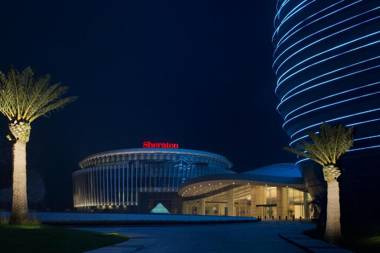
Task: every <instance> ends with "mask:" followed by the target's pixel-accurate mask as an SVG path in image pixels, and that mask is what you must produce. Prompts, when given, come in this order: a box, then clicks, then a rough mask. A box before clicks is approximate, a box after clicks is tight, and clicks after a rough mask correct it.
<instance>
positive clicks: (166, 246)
mask: <svg viewBox="0 0 380 253" xmlns="http://www.w3.org/2000/svg"><path fill="white" fill-rule="evenodd" d="M313 226H314V225H313V224H310V223H307V222H275V221H270V222H254V223H230V224H209V225H165V226H125V227H122V226H118V227H88V228H81V229H84V230H91V231H97V232H102V233H119V234H123V235H126V236H128V237H129V238H130V239H129V240H128V241H126V242H123V243H120V244H116V245H112V246H109V247H105V248H101V249H97V250H92V251H88V253H122V252H123V253H131V252H137V253H153V252H154V253H178V252H181V253H194V252H196V253H200V252H207V253H226V252H233V253H236V252H255V253H259V252H281V253H287V252H291V253H297V252H305V250H304V249H303V248H301V247H299V246H298V245H296V244H294V243H290V242H289V241H287V240H284V239H283V238H281V237H280V236H279V235H280V234H281V235H300V234H302V232H303V231H304V230H307V229H311V228H313ZM336 253H338V252H336ZM339 253H340V252H339Z"/></svg>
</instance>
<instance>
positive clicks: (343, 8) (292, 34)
mask: <svg viewBox="0 0 380 253" xmlns="http://www.w3.org/2000/svg"><path fill="white" fill-rule="evenodd" d="M343 1H345V0H343ZM343 1H340V2H337V3H334V4H333V5H330V6H328V7H327V8H325V9H323V10H320V11H318V12H317V13H315V14H313V15H311V16H309V17H308V18H306V19H305V20H303V21H301V22H300V23H298V24H297V25H296V26H294V27H292V28H291V29H290V30H289V31H288V32H287V33H285V34H284V35H283V36H282V37H281V39H280V40H279V41H277V44H276V46H275V49H274V52H273V56H275V54H276V53H277V51H278V50H279V48H280V47H281V45H282V44H283V43H284V42H285V41H287V40H288V39H289V38H291V37H293V36H294V35H295V34H297V33H298V32H299V31H301V30H303V29H304V28H306V27H308V26H310V25H312V24H314V23H315V22H318V21H320V20H322V19H324V18H327V17H329V16H331V15H333V14H335V13H337V12H340V11H343V10H345V9H346V8H348V7H350V6H352V5H354V4H357V3H359V2H361V1H362V0H359V1H356V2H354V3H351V4H349V5H346V6H344V7H342V8H340V9H337V10H335V11H333V12H331V13H328V14H326V15H324V16H322V17H320V18H318V19H316V20H313V21H312V22H310V23H308V24H305V25H304V26H302V27H300V28H299V29H297V30H296V31H294V32H293V33H291V34H290V35H288V34H289V32H291V31H293V30H294V29H295V28H297V26H298V25H299V24H302V23H304V22H305V21H306V20H308V19H310V18H312V17H314V16H315V15H317V14H319V13H320V12H323V11H326V10H328V9H330V8H332V7H334V6H335V5H337V4H339V3H341V2H343Z"/></svg>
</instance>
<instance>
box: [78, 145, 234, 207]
mask: <svg viewBox="0 0 380 253" xmlns="http://www.w3.org/2000/svg"><path fill="white" fill-rule="evenodd" d="M79 165H80V167H81V169H80V170H78V171H75V172H74V173H73V196H74V207H75V208H95V209H97V208H101V209H104V208H127V207H131V206H138V205H139V202H140V199H139V198H140V195H141V194H143V193H176V192H177V191H178V189H179V187H180V186H181V185H182V184H183V183H184V182H186V181H187V180H188V179H190V178H193V177H198V176H204V175H209V174H221V173H232V172H231V171H229V169H230V168H231V167H232V164H231V163H230V162H229V161H228V160H227V159H226V158H224V157H223V156H220V155H217V154H213V153H209V152H202V151H195V150H183V149H173V150H171V149H145V148H144V149H127V150H117V151H111V152H105V153H100V154H95V155H92V156H89V157H88V158H85V159H84V160H82V161H81V162H80V164H79Z"/></svg>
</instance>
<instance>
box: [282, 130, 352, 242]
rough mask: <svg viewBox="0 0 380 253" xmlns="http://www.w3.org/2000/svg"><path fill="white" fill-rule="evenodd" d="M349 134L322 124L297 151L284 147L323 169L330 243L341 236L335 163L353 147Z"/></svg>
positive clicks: (327, 232) (327, 236)
mask: <svg viewBox="0 0 380 253" xmlns="http://www.w3.org/2000/svg"><path fill="white" fill-rule="evenodd" d="M352 133H353V129H352V128H346V127H344V126H343V125H336V126H330V125H328V124H322V125H321V127H320V131H319V133H318V134H316V133H310V134H309V137H310V139H311V141H312V143H308V142H303V143H301V144H300V145H299V146H298V147H297V148H289V147H286V148H285V149H287V150H288V151H290V152H293V153H295V154H297V155H299V156H302V157H306V158H309V159H311V160H313V161H314V162H316V163H318V164H320V165H321V166H322V167H323V176H324V179H325V181H326V182H327V218H326V230H325V238H326V239H327V240H329V241H336V240H337V239H339V237H340V236H341V224H340V198H339V182H338V181H337V179H338V178H339V176H340V175H341V171H340V169H339V168H338V167H337V165H336V163H337V161H338V160H339V158H340V157H341V156H342V155H343V154H344V153H346V152H347V151H348V150H349V149H350V148H351V147H352V145H353V138H352Z"/></svg>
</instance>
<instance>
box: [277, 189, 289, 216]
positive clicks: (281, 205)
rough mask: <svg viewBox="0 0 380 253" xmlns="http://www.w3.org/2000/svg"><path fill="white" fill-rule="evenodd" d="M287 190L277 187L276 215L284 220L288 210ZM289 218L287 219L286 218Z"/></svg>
mask: <svg viewBox="0 0 380 253" xmlns="http://www.w3.org/2000/svg"><path fill="white" fill-rule="evenodd" d="M288 203H289V199H288V188H287V187H277V213H278V216H281V219H285V217H286V216H287V215H288V209H289V204H288ZM288 218H289V217H288Z"/></svg>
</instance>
